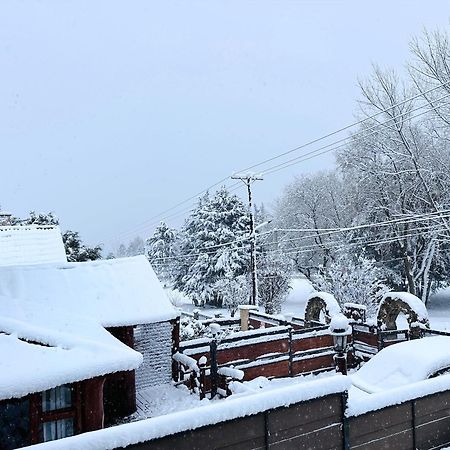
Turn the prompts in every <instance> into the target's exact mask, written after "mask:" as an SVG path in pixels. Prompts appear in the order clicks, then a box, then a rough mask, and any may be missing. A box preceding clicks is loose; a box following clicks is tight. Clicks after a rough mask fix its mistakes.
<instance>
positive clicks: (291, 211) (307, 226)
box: [271, 172, 352, 277]
mask: <svg viewBox="0 0 450 450" xmlns="http://www.w3.org/2000/svg"><path fill="white" fill-rule="evenodd" d="M350 207H351V203H350V202H349V201H348V199H347V196H346V187H345V185H344V183H343V181H342V177H341V176H340V175H339V174H338V173H337V172H319V173H316V174H313V175H308V176H306V175H304V176H301V177H296V178H295V179H294V181H292V182H291V183H289V184H288V185H287V186H286V187H285V189H284V192H283V194H282V195H281V197H280V198H279V199H278V200H277V202H276V205H275V213H274V220H273V221H272V223H271V226H272V227H275V228H278V229H279V231H276V234H275V235H274V238H275V241H276V248H278V249H282V250H283V251H284V252H285V253H286V254H289V255H290V257H291V258H292V259H293V261H294V262H295V266H296V269H297V270H298V271H300V272H302V273H303V274H304V275H305V276H307V277H310V276H311V274H312V273H314V271H315V270H316V268H317V267H318V266H319V265H321V266H327V264H329V263H330V262H331V261H332V260H333V257H334V248H335V246H336V241H338V240H340V239H341V236H340V235H336V234H332V233H324V232H323V230H324V229H329V228H336V227H344V226H347V225H348V224H349V221H350V220H351V216H352V214H351V213H350V212H349V211H348V210H349V208H350ZM272 248H273V247H272Z"/></svg>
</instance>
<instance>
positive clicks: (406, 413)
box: [344, 391, 450, 450]
mask: <svg viewBox="0 0 450 450" xmlns="http://www.w3.org/2000/svg"><path fill="white" fill-rule="evenodd" d="M368 401H370V399H368ZM344 429H345V434H346V441H347V447H346V448H347V449H349V450H352V449H364V450H380V449H396V450H411V449H418V450H431V449H438V448H442V447H444V446H448V445H450V391H445V392H439V393H435V394H432V395H428V396H424V397H419V398H415V399H412V400H409V401H406V402H404V403H401V404H399V405H393V406H388V407H386V408H382V409H380V410H377V411H369V412H367V413H365V414H361V415H358V416H355V417H348V418H344Z"/></svg>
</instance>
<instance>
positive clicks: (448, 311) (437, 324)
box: [427, 288, 450, 331]
mask: <svg viewBox="0 0 450 450" xmlns="http://www.w3.org/2000/svg"><path fill="white" fill-rule="evenodd" d="M427 309H428V315H429V317H430V325H431V328H434V329H437V330H447V331H450V288H447V289H442V290H441V291H439V292H437V293H436V294H435V295H433V296H431V298H430V300H429V301H428V304H427Z"/></svg>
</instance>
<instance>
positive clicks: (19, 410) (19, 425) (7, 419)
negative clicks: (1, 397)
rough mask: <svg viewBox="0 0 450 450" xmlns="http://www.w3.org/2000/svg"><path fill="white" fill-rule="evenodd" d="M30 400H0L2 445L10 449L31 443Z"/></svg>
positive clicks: (0, 439) (0, 440)
mask: <svg viewBox="0 0 450 450" xmlns="http://www.w3.org/2000/svg"><path fill="white" fill-rule="evenodd" d="M30 444H31V441H30V402H29V400H18V401H10V402H0V447H1V448H2V449H4V450H10V449H14V448H17V447H23V446H25V445H30Z"/></svg>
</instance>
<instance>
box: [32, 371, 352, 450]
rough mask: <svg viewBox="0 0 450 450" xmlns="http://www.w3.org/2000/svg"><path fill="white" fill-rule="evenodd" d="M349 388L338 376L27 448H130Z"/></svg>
mask: <svg viewBox="0 0 450 450" xmlns="http://www.w3.org/2000/svg"><path fill="white" fill-rule="evenodd" d="M349 387H350V382H349V380H348V379H347V377H344V376H342V375H336V376H334V377H332V378H326V379H321V380H314V381H310V382H307V383H304V384H302V385H301V386H299V385H294V386H289V387H284V388H280V389H274V390H271V391H268V392H262V393H257V394H253V395H247V396H245V397H243V398H239V396H234V395H232V396H231V397H230V398H228V399H227V400H225V401H222V402H217V403H212V404H209V405H207V406H203V407H199V408H197V409H196V410H195V411H194V410H192V409H190V410H187V411H181V412H177V413H173V414H167V415H165V416H160V417H155V418H153V419H147V420H141V421H139V422H133V423H129V424H125V425H119V426H116V427H111V428H107V429H104V430H98V431H93V432H90V433H84V434H80V435H78V436H73V437H70V438H66V439H60V440H58V441H51V442H46V443H44V444H37V445H34V446H31V447H26V448H29V449H30V450H51V449H55V450H56V449H58V450H62V449H64V450H109V449H115V448H119V447H127V446H129V445H132V444H138V443H140V442H145V441H149V440H152V439H157V438H160V437H163V436H167V435H171V434H175V433H179V432H182V431H187V430H193V429H195V428H199V427H202V426H206V425H213V424H215V423H219V422H223V421H225V420H232V419H236V418H238V417H245V416H250V415H252V414H258V413H260V412H262V411H266V410H268V409H272V408H278V407H281V406H289V405H292V404H295V403H299V402H302V401H307V400H311V399H313V398H318V397H322V396H325V395H329V394H334V393H339V392H344V391H345V390H346V389H348V388H349Z"/></svg>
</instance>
